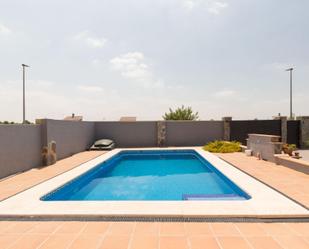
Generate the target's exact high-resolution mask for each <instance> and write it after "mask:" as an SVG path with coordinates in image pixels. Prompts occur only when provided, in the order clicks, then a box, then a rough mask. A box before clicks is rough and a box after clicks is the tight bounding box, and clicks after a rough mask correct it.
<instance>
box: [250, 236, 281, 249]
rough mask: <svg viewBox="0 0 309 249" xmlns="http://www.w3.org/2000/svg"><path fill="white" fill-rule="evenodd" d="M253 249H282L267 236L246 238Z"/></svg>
mask: <svg viewBox="0 0 309 249" xmlns="http://www.w3.org/2000/svg"><path fill="white" fill-rule="evenodd" d="M247 240H248V241H249V243H250V244H251V245H252V247H253V248H254V249H282V247H281V246H280V245H279V244H278V243H277V242H276V241H275V240H274V239H273V238H272V237H269V236H261V237H247Z"/></svg>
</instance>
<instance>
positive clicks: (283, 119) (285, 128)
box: [274, 116, 288, 144]
mask: <svg viewBox="0 0 309 249" xmlns="http://www.w3.org/2000/svg"><path fill="white" fill-rule="evenodd" d="M274 119H275V120H281V142H282V143H285V144H286V143H287V141H288V120H287V117H286V116H277V117H274Z"/></svg>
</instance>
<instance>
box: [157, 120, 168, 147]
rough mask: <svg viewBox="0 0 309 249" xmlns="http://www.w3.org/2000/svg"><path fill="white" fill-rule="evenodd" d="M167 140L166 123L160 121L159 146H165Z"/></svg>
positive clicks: (158, 131) (158, 125)
mask: <svg viewBox="0 0 309 249" xmlns="http://www.w3.org/2000/svg"><path fill="white" fill-rule="evenodd" d="M165 140H166V122H165V121H158V122H157V146H159V147H162V146H165Z"/></svg>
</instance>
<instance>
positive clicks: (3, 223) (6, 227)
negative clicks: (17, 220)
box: [0, 221, 14, 234]
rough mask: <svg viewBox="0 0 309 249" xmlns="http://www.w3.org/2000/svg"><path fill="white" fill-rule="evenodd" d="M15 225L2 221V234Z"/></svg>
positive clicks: (0, 222) (0, 227) (0, 230)
mask: <svg viewBox="0 0 309 249" xmlns="http://www.w3.org/2000/svg"><path fill="white" fill-rule="evenodd" d="M13 225H14V222H12V221H0V234H1V233H2V232H4V231H5V230H8V229H9V228H10V227H11V226H13Z"/></svg>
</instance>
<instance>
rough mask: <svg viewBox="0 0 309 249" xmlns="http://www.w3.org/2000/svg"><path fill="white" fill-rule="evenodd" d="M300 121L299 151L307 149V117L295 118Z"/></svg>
mask: <svg viewBox="0 0 309 249" xmlns="http://www.w3.org/2000/svg"><path fill="white" fill-rule="evenodd" d="M297 120H300V126H299V144H300V148H301V149H308V148H309V116H302V117H297Z"/></svg>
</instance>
